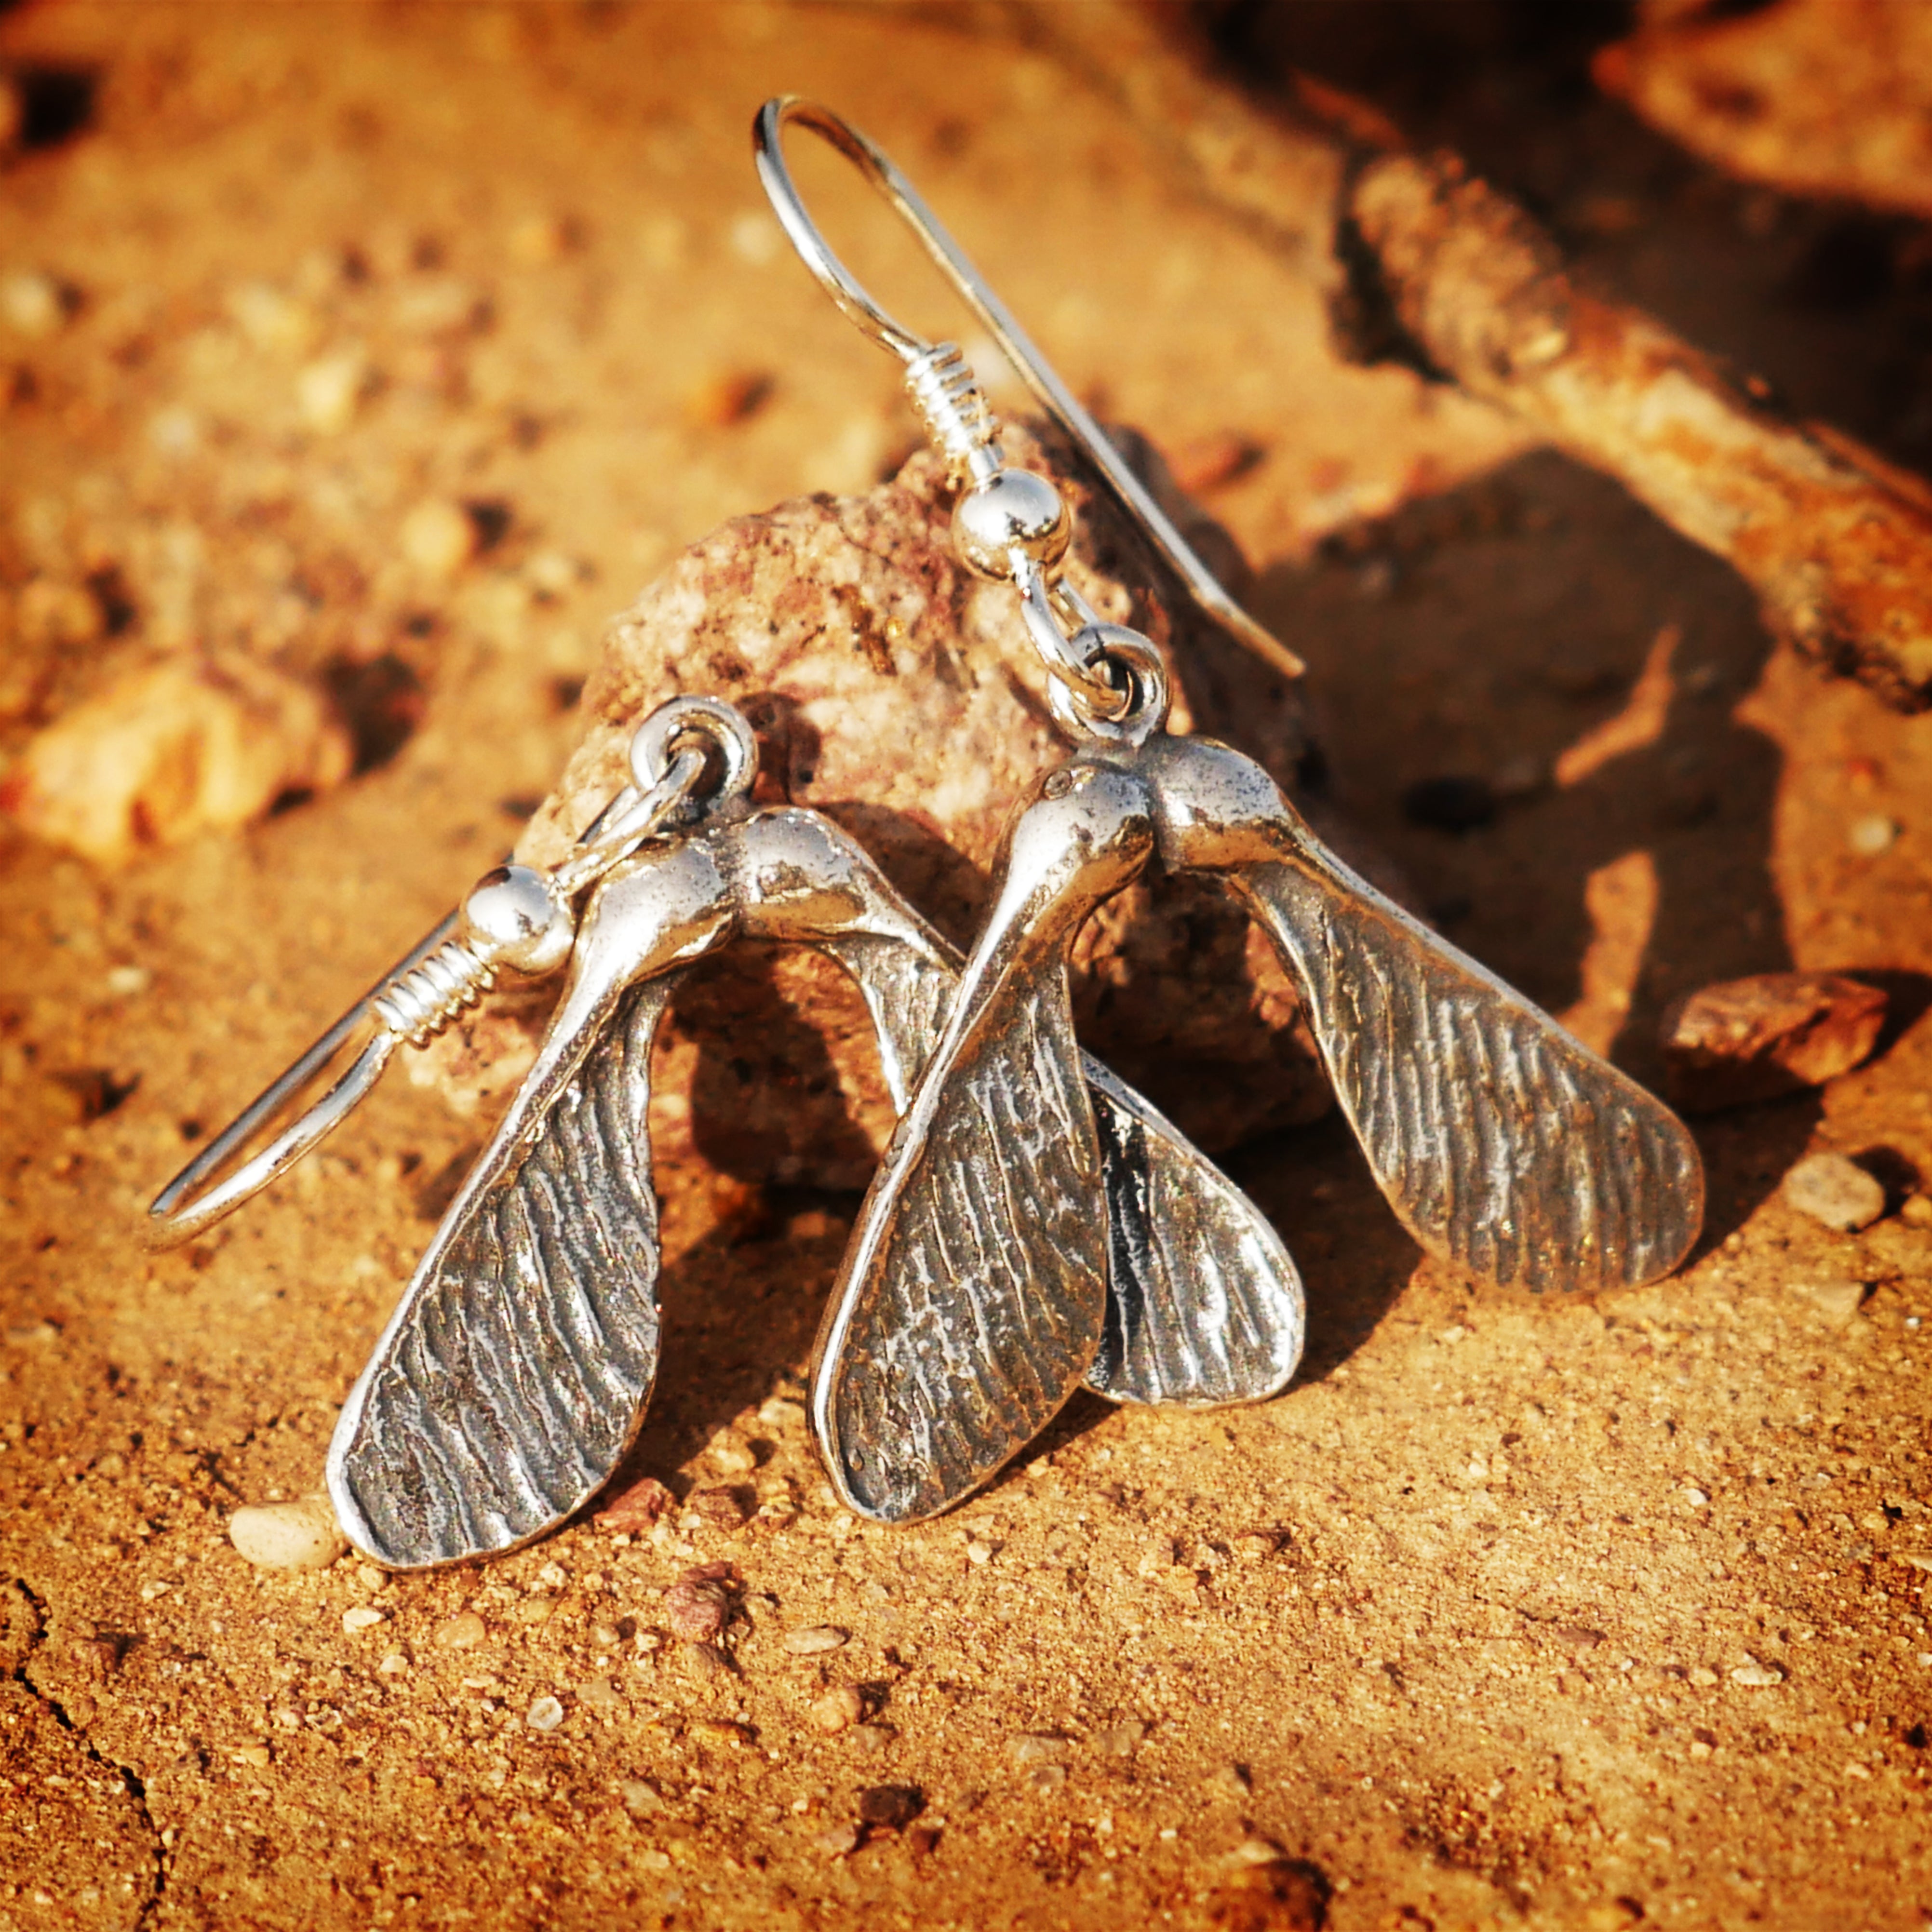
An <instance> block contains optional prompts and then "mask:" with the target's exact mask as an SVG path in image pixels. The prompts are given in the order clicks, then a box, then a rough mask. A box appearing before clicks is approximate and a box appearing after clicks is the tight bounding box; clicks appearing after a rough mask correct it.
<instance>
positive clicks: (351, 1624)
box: [342, 1604, 389, 1637]
mask: <svg viewBox="0 0 1932 1932" xmlns="http://www.w3.org/2000/svg"><path fill="white" fill-rule="evenodd" d="M387 1622H389V1612H388V1611H387V1610H376V1609H374V1608H372V1607H371V1606H370V1605H368V1604H359V1605H358V1606H357V1607H356V1608H355V1609H354V1610H344V1612H343V1613H342V1628H344V1630H345V1631H347V1632H348V1633H349V1634H350V1636H351V1637H360V1636H361V1635H362V1633H363V1632H364V1631H371V1630H374V1628H376V1626H377V1625H378V1624H386V1623H387Z"/></svg>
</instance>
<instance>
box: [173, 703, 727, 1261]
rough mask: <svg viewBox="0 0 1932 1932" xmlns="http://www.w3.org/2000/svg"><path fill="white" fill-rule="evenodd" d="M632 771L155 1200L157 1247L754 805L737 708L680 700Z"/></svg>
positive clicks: (207, 1219)
mask: <svg viewBox="0 0 1932 1932" xmlns="http://www.w3.org/2000/svg"><path fill="white" fill-rule="evenodd" d="M694 739H699V740H703V741H706V743H705V744H704V745H700V744H694V743H693V742H692V741H693V740H694ZM707 745H708V750H707V748H706V746H707ZM712 754H715V756H716V757H717V758H718V760H719V761H720V763H721V766H722V770H721V775H720V776H719V778H718V781H717V783H716V784H715V786H713V787H709V788H708V789H707V790H706V792H705V793H704V795H703V798H702V799H701V800H700V797H699V786H700V781H701V780H702V779H703V777H704V775H705V772H706V768H707V766H709V765H710V763H711V762H712ZM630 761H631V775H632V778H633V780H634V782H633V783H632V784H628V785H626V786H625V787H624V789H623V790H622V791H620V792H619V793H618V794H617V796H616V797H615V798H613V799H612V800H611V801H610V803H609V804H608V805H606V806H605V807H604V809H603V810H602V811H600V812H599V813H598V814H597V816H596V817H595V818H594V819H592V820H591V822H590V823H589V825H587V826H586V827H585V828H584V829H583V832H582V833H581V834H580V835H579V837H578V838H577V843H576V844H575V846H574V847H572V849H571V852H570V853H569V854H568V856H566V857H565V858H564V859H562V860H561V861H560V862H559V863H558V864H557V865H556V866H554V867H553V868H551V870H550V871H549V872H548V873H547V874H545V873H538V872H536V871H532V870H531V869H530V868H528V867H525V866H520V865H508V866H499V867H498V868H497V869H496V871H493V872H490V873H487V874H485V875H484V877H483V879H482V880H481V881H480V883H478V886H477V887H476V889H475V890H474V891H473V892H472V893H471V894H470V895H469V898H468V899H467V900H466V901H464V903H463V905H462V906H461V907H459V908H458V910H456V911H455V912H452V913H451V914H450V915H449V917H448V918H446V919H444V920H443V922H442V923H441V924H440V926H437V929H435V931H434V932H431V933H430V934H429V935H428V936H427V937H426V938H424V939H422V941H419V943H418V944H416V946H415V947H413V948H411V950H410V951H409V952H408V953H407V954H405V955H404V957H403V958H402V959H400V960H398V962H396V964H395V965H394V966H392V968H390V969H389V971H388V972H387V973H386V974H383V977H382V978H381V979H380V980H378V981H377V983H376V984H375V985H374V986H372V987H371V989H369V991H368V992H367V993H365V994H364V995H363V996H362V998H361V999H359V1000H358V1001H356V1004H354V1005H353V1007H350V1009H349V1010H348V1011H347V1013H344V1015H343V1016H342V1017H341V1019H339V1020H338V1021H337V1022H336V1023H335V1025H333V1026H332V1027H331V1028H329V1031H327V1032H326V1034H323V1036H322V1037H321V1038H320V1040H317V1042H316V1043H315V1044H314V1046H311V1048H310V1049H308V1052H306V1053H305V1054H304V1055H302V1057H301V1058H300V1059H299V1060H298V1061H296V1062H295V1064H293V1066H291V1067H290V1068H289V1069H288V1070H287V1072H286V1073H284V1074H282V1076H281V1077H280V1078H279V1079H277V1080H276V1081H275V1082H273V1083H272V1085H270V1086H269V1088H267V1089H266V1091H264V1092H263V1094H261V1095H260V1097H258V1098H257V1099H256V1100H254V1101H253V1102H252V1103H251V1104H250V1105H249V1106H248V1107H246V1108H245V1109H243V1110H242V1112H241V1113H240V1114H239V1115H237V1116H236V1118H235V1119H234V1120H233V1121H232V1122H231V1123H230V1124H229V1125H228V1126H227V1127H224V1128H223V1130H222V1131H221V1132H220V1133H219V1134H217V1135H216V1136H215V1137H214V1139H213V1140H211V1142H208V1145H207V1146H206V1147H205V1148H202V1151H200V1153H199V1154H196V1156H195V1157H194V1158H193V1160H191V1161H190V1162H189V1163H188V1164H187V1166H185V1167H184V1168H183V1169H181V1172H180V1173H178V1175H175V1178H174V1179H173V1180H172V1181H169V1183H168V1184H167V1186H166V1187H164V1188H163V1189H162V1190H161V1191H160V1193H159V1194H157V1196H155V1197H154V1203H153V1205H151V1207H150V1208H148V1226H147V1234H148V1241H149V1242H150V1244H151V1245H153V1246H154V1247H172V1246H173V1245H175V1244H177V1243H178V1242H181V1241H189V1240H191V1239H192V1238H193V1237H194V1236H195V1235H199V1234H200V1233H201V1232H202V1231H203V1230H204V1229H208V1228H210V1227H211V1226H214V1223H216V1222H217V1221H219V1220H221V1219H223V1217H224V1216H226V1215H228V1214H232V1213H233V1211H235V1210H236V1208H239V1207H240V1206H241V1205H242V1203H243V1202H245V1201H247V1200H248V1199H250V1198H251V1196H254V1195H256V1194H259V1193H260V1192H261V1190H263V1188H265V1187H268V1186H269V1184H270V1183H271V1182H272V1181H275V1180H277V1179H278V1178H280V1177H281V1175H284V1174H286V1173H287V1172H288V1170H289V1169H290V1168H292V1167H293V1166H295V1165H296V1163H297V1162H298V1161H299V1160H302V1157H303V1156H304V1155H305V1154H308V1153H309V1152H311V1151H312V1150H313V1149H314V1148H315V1147H316V1146H317V1145H318V1144H319V1143H320V1142H322V1141H323V1140H325V1139H327V1138H328V1136H329V1135H330V1134H332V1133H334V1132H335V1130H336V1129H337V1128H338V1127H340V1126H341V1124H342V1123H343V1122H344V1121H345V1120H347V1118H348V1117H349V1116H350V1115H351V1114H352V1113H353V1112H355V1110H356V1108H357V1107H358V1106H360V1105H361V1104H362V1101H363V1100H365V1098H366V1097H368V1094H369V1093H370V1091H371V1089H372V1088H374V1086H375V1085H376V1083H377V1081H378V1080H380V1079H381V1078H382V1076H383V1070H384V1069H385V1068H386V1067H388V1065H389V1062H390V1061H391V1060H392V1059H393V1058H395V1054H396V1051H397V1049H398V1048H399V1047H401V1046H404V1044H405V1043H407V1044H409V1045H411V1046H425V1045H427V1044H428V1042H429V1041H430V1040H431V1039H432V1038H433V1037H434V1036H435V1035H436V1034H439V1033H440V1032H441V1031H443V1028H445V1027H446V1026H447V1025H449V1022H451V1021H452V1019H455V1017H456V1016H457V1015H458V1013H461V1012H462V1011H463V1010H464V1009H466V1008H467V1007H473V1006H474V1005H475V1004H476V1003H477V1001H478V1000H480V999H481V998H482V996H483V995H484V993H485V992H488V991H489V990H490V988H491V987H492V986H493V985H494V984H495V983H496V976H497V972H498V970H499V968H505V967H507V968H510V969H511V970H512V971H521V972H523V973H525V974H528V975H530V976H532V977H536V976H540V975H541V974H544V973H546V972H549V971H554V970H555V969H556V968H557V967H559V966H560V965H562V964H563V962H564V961H565V959H568V957H569V954H570V949H571V944H573V943H574V939H575V936H576V916H575V914H574V912H573V911H572V910H571V902H572V901H574V899H575V898H576V896H577V894H578V893H579V892H581V891H582V890H583V889H584V888H585V887H586V886H589V885H590V884H592V883H595V881H596V880H598V879H601V877H603V876H604V874H606V873H607V872H608V871H610V869H611V868H613V866H615V865H618V864H619V863H620V862H622V860H623V859H625V858H628V856H630V854H631V853H632V852H633V851H634V850H636V849H637V847H638V846H639V845H640V844H642V843H643V841H645V840H646V838H649V837H651V836H652V834H653V833H655V832H658V831H661V830H662V829H664V828H666V827H667V826H670V825H671V824H672V823H675V822H677V821H679V819H680V816H681V814H687V813H688V812H689V811H691V810H693V809H703V810H705V811H715V810H716V809H717V808H718V807H720V806H721V805H724V804H727V803H728V802H730V801H732V800H733V799H740V798H742V797H744V796H746V795H747V794H748V793H749V792H750V790H751V781H752V780H753V778H754V777H755V776H756V775H757V762H758V746H757V739H756V738H755V737H754V736H753V735H752V733H751V727H750V726H749V725H748V724H746V723H745V721H744V719H743V718H741V717H740V716H739V715H738V713H737V712H735V711H733V709H731V707H730V706H728V705H724V704H720V703H717V702H716V701H715V700H712V699H709V698H703V697H679V698H673V700H671V701H670V703H667V704H663V705H660V706H658V709H656V710H655V711H654V712H652V713H651V715H650V716H649V717H648V718H646V719H645V720H644V721H643V724H640V726H639V727H637V732H636V734H635V735H634V737H633V738H632V739H631V754H630ZM370 1021H374V1022H375V1027H376V1031H375V1032H374V1034H373V1036H372V1037H371V1038H370V1039H369V1040H368V1042H367V1043H365V1045H364V1046H363V1047H362V1050H361V1052H359V1053H358V1054H357V1055H356V1058H355V1059H354V1061H352V1062H351V1063H350V1067H349V1068H348V1070H347V1072H346V1073H344V1074H343V1075H342V1076H341V1078H340V1079H338V1080H337V1081H336V1082H335V1083H334V1085H332V1086H331V1087H330V1088H329V1090H328V1091H327V1092H326V1093H325V1094H323V1096H322V1097H321V1098H320V1100H317V1101H315V1102H314V1103H312V1104H311V1106H308V1108H307V1109H305V1110H304V1112H302V1114H301V1115H300V1116H299V1118H297V1119H296V1120H295V1121H292V1122H291V1123H290V1124H289V1125H288V1126H287V1127H285V1128H284V1129H283V1130H282V1131H281V1133H279V1134H278V1135H277V1136H275V1139H273V1140H272V1141H271V1142H269V1145H267V1146H266V1147H265V1148H263V1149H261V1151H260V1152H259V1153H257V1154H254V1155H253V1156H251V1157H250V1158H249V1159H248V1160H246V1161H245V1162H243V1163H242V1164H241V1165H240V1166H237V1167H235V1168H234V1169H233V1172H227V1171H226V1170H228V1169H229V1167H230V1164H231V1163H233V1162H234V1161H235V1160H236V1157H237V1156H238V1155H239V1154H240V1153H241V1152H242V1150H243V1148H245V1147H247V1146H248V1144H249V1143H250V1142H251V1141H252V1140H253V1139H254V1138H255V1136H257V1134H258V1133H260V1132H261V1130H263V1128H265V1127H267V1126H268V1125H269V1123H270V1122H271V1121H274V1120H275V1119H276V1118H278V1117H279V1116H280V1115H282V1114H284V1112H287V1110H288V1109H289V1108H290V1106H291V1105H293V1103H294V1102H295V1101H296V1100H297V1099H298V1098H299V1097H300V1096H301V1095H302V1094H305V1093H306V1092H308V1090H309V1089H310V1088H312V1087H313V1086H314V1085H315V1084H316V1083H317V1081H318V1080H320V1079H321V1078H322V1076H323V1074H324V1073H326V1070H328V1068H329V1067H330V1066H331V1065H332V1064H333V1063H334V1061H335V1059H336V1058H337V1056H338V1055H339V1054H341V1052H342V1051H343V1049H344V1047H346V1046H347V1045H348V1043H349V1042H350V1040H352V1039H353V1037H355V1035H356V1032H357V1031H359V1029H360V1028H362V1026H363V1025H365V1023H366V1022H370Z"/></svg>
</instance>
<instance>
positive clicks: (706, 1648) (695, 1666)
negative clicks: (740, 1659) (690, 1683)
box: [677, 1640, 734, 1684]
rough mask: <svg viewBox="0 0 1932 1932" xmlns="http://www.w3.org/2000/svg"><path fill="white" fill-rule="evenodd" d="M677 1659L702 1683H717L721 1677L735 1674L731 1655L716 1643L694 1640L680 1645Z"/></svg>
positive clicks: (689, 1673)
mask: <svg viewBox="0 0 1932 1932" xmlns="http://www.w3.org/2000/svg"><path fill="white" fill-rule="evenodd" d="M677 1660H678V1662H679V1664H682V1666H683V1667H684V1670H685V1673H686V1674H687V1675H688V1676H692V1677H694V1678H696V1679H697V1680H698V1682H700V1683H701V1684H712V1683H715V1682H717V1680H718V1679H719V1678H721V1677H729V1676H733V1674H734V1673H733V1668H732V1664H731V1660H730V1657H729V1656H728V1655H726V1653H725V1652H724V1651H722V1650H721V1649H719V1648H718V1646H717V1645H716V1644H715V1643H702V1642H700V1641H697V1640H693V1641H691V1642H690V1643H685V1644H682V1645H680V1646H679V1649H678V1653H677Z"/></svg>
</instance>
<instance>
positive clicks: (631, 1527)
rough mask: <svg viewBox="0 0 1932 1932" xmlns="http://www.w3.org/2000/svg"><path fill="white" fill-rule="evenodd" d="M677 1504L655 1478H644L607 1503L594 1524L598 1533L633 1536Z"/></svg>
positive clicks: (597, 1515) (651, 1524)
mask: <svg viewBox="0 0 1932 1932" xmlns="http://www.w3.org/2000/svg"><path fill="white" fill-rule="evenodd" d="M676 1501H677V1499H676V1497H675V1496H673V1495H672V1494H671V1493H670V1490H667V1489H666V1488H665V1487H664V1485H663V1484H661V1482H659V1481H658V1479H657V1478H656V1477H655V1476H646V1477H645V1478H643V1480H642V1481H640V1482H635V1483H633V1484H631V1487H629V1488H628V1490H625V1491H624V1493H622V1495H621V1496H618V1497H616V1499H614V1500H613V1501H612V1502H609V1503H607V1504H606V1505H604V1508H601V1510H599V1511H598V1512H597V1514H596V1517H595V1523H596V1525H597V1527H598V1529H612V1530H616V1531H619V1532H622V1533H625V1534H629V1535H634V1534H636V1533H637V1532H639V1531H641V1530H647V1529H650V1528H652V1526H653V1525H655V1523H656V1522H657V1520H658V1518H659V1517H661V1516H662V1515H663V1514H664V1511H666V1510H667V1509H670V1508H672V1507H673V1505H675V1504H676Z"/></svg>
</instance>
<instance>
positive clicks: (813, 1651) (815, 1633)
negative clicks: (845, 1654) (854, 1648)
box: [784, 1624, 847, 1657]
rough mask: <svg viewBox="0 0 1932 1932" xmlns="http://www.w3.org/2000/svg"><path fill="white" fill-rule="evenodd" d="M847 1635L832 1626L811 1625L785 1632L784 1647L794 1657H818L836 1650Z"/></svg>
mask: <svg viewBox="0 0 1932 1932" xmlns="http://www.w3.org/2000/svg"><path fill="white" fill-rule="evenodd" d="M846 1638H847V1633H846V1632H845V1631H842V1630H840V1629H838V1628H837V1627H836V1626H835V1625H832V1624H812V1625H808V1627H807V1628H805V1629H803V1630H795V1631H786V1632H785V1640H784V1647H785V1648H786V1649H787V1650H788V1651H790V1652H791V1654H792V1655H793V1656H794V1657H817V1656H819V1655H822V1654H823V1652H826V1651H828V1650H836V1649H838V1647H839V1646H840V1645H841V1644H842V1643H844V1642H845V1641H846Z"/></svg>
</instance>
